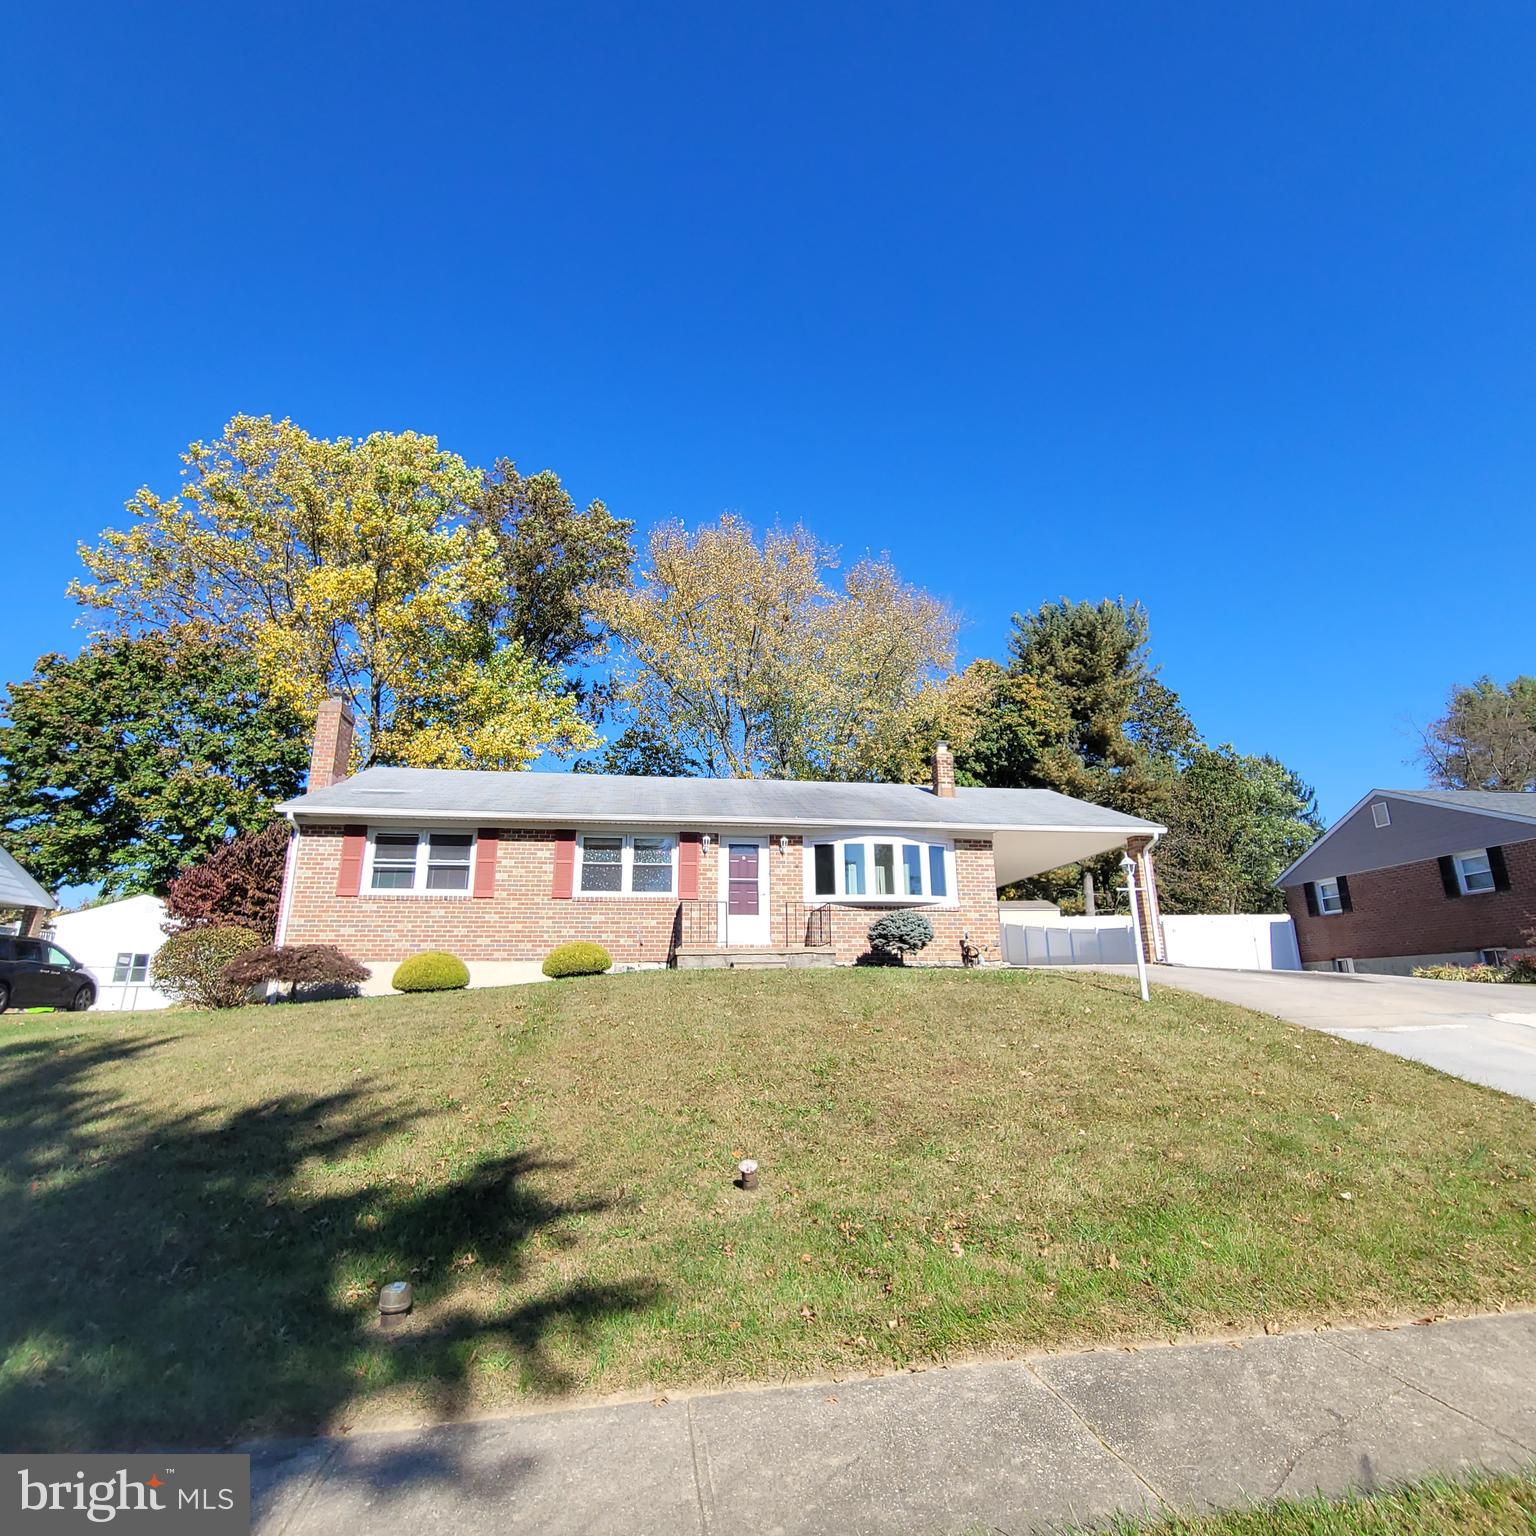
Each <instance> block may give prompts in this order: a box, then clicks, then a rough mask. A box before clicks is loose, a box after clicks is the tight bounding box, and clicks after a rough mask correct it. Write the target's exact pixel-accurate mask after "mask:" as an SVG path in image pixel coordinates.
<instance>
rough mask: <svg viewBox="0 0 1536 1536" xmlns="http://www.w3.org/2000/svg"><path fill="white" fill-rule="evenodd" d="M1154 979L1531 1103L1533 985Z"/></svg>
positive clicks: (1286, 975)
mask: <svg viewBox="0 0 1536 1536" xmlns="http://www.w3.org/2000/svg"><path fill="white" fill-rule="evenodd" d="M1126 969H1128V968H1126ZM1151 978H1152V980H1153V981H1155V982H1157V983H1159V984H1160V985H1162V986H1165V987H1177V988H1179V989H1180V990H1181V991H1185V992H1198V993H1199V994H1200V995H1201V996H1202V997H1214V998H1217V999H1219V1000H1220V1001H1222V1002H1226V1003H1240V1004H1241V1005H1242V1006H1243V1007H1244V1008H1252V1009H1254V1010H1255V1011H1256V1012H1258V1013H1269V1014H1273V1015H1275V1017H1276V1018H1281V1019H1288V1020H1289V1021H1290V1022H1291V1023H1293V1024H1304V1025H1306V1026H1307V1028H1309V1029H1321V1030H1326V1031H1327V1032H1328V1033H1329V1034H1331V1035H1338V1036H1340V1037H1341V1038H1343V1039H1346V1040H1361V1041H1364V1042H1365V1043H1366V1044H1367V1045H1374V1046H1376V1047H1377V1048H1378V1049H1379V1050H1383V1051H1390V1052H1392V1054H1393V1055H1394V1056H1407V1057H1409V1058H1410V1059H1412V1060H1414V1061H1422V1062H1425V1063H1427V1064H1428V1065H1429V1066H1432V1067H1438V1068H1439V1069H1440V1070H1441V1071H1442V1072H1450V1073H1453V1074H1455V1076H1457V1077H1464V1078H1467V1079H1468V1080H1469V1081H1471V1082H1474V1083H1484V1084H1486V1085H1487V1086H1488V1087H1490V1088H1502V1089H1503V1090H1504V1091H1505V1092H1506V1093H1513V1094H1518V1095H1519V1096H1520V1097H1521V1098H1526V1099H1536V986H1529V985H1522V986H1513V985H1510V984H1508V983H1498V982H1494V983H1482V982H1470V981H1419V980H1415V979H1413V978H1411V977H1404V976H1363V975H1354V976H1346V975H1341V974H1339V973H1337V972H1334V971H1217V970H1199V969H1196V968H1194V967H1189V966H1182V965H1160V966H1158V967H1156V968H1155V969H1154V970H1153V971H1152V973H1151Z"/></svg>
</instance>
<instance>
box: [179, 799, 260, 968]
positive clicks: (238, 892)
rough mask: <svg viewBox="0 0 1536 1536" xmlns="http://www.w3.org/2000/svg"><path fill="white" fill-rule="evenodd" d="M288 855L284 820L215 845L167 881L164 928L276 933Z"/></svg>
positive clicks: (182, 930)
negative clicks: (207, 853)
mask: <svg viewBox="0 0 1536 1536" xmlns="http://www.w3.org/2000/svg"><path fill="white" fill-rule="evenodd" d="M287 859H288V824H287V822H285V821H274V822H271V823H270V824H268V825H267V826H265V827H263V828H262V829H261V831H259V832H246V833H244V834H243V835H241V836H240V837H237V838H235V839H233V841H231V842H228V843H225V844H224V846H223V847H222V848H216V849H215V850H214V851H213V852H212V853H211V854H209V856H208V857H207V858H206V859H204V860H203V862H202V863H201V864H193V865H190V866H189V867H188V868H186V869H184V870H182V872H181V873H180V874H179V875H177V876H176V878H175V879H174V880H173V881H171V884H170V887H169V889H168V890H167V891H166V893H165V929H166V932H167V933H185V932H186V931H187V930H189V929H192V928H222V927H229V926H234V927H237V928H249V929H250V930H251V932H252V933H255V934H259V935H260V936H261V937H262V938H263V939H266V940H268V941H269V942H270V940H271V939H272V938H273V937H274V936H275V935H276V933H277V908H278V903H279V902H280V901H281V900H282V895H283V866H284V864H285V863H286V862H287Z"/></svg>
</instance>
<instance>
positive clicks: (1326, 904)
mask: <svg viewBox="0 0 1536 1536" xmlns="http://www.w3.org/2000/svg"><path fill="white" fill-rule="evenodd" d="M1317 910H1318V911H1319V912H1322V913H1324V914H1325V915H1326V914H1328V913H1332V912H1342V911H1343V910H1344V898H1343V897H1342V896H1341V895H1340V894H1339V882H1338V881H1337V880H1319V881H1318V882H1317Z"/></svg>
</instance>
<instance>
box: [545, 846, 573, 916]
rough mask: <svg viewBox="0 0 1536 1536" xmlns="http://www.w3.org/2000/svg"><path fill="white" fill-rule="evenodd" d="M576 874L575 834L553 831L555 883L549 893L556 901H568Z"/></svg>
mask: <svg viewBox="0 0 1536 1536" xmlns="http://www.w3.org/2000/svg"><path fill="white" fill-rule="evenodd" d="M575 876H576V834H575V833H574V832H556V833H555V884H554V889H553V890H551V891H550V893H549V894H550V895H551V896H553V897H554V898H555V900H556V901H569V900H570V895H571V884H572V882H573V881H574V879H575Z"/></svg>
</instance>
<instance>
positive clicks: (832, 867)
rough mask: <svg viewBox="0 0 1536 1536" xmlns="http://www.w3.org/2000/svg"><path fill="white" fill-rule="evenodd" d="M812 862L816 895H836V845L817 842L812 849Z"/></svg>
mask: <svg viewBox="0 0 1536 1536" xmlns="http://www.w3.org/2000/svg"><path fill="white" fill-rule="evenodd" d="M812 855H813V858H812V863H813V865H814V870H815V882H814V883H815V891H814V894H815V895H817V896H835V895H837V845H836V844H835V843H817V844H816V846H815V848H814V849H812Z"/></svg>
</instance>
